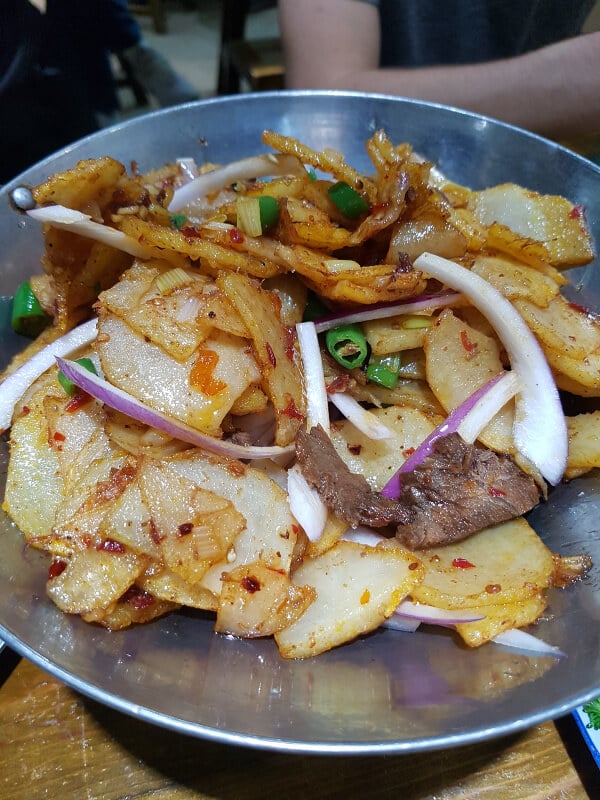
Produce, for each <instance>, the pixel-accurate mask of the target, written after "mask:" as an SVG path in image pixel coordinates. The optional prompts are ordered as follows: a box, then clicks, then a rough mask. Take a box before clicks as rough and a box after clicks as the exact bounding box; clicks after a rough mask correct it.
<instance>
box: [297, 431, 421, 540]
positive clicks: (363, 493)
mask: <svg viewBox="0 0 600 800" xmlns="http://www.w3.org/2000/svg"><path fill="white" fill-rule="evenodd" d="M296 456H297V458H298V463H299V464H300V468H301V470H302V474H303V476H304V478H305V479H306V481H307V483H308V484H309V485H310V486H312V487H313V488H314V489H316V490H317V492H318V494H319V497H320V498H321V500H322V501H323V502H324V503H325V505H326V506H327V508H329V509H331V510H332V511H333V512H334V514H336V515H337V516H338V517H341V518H342V519H345V520H346V522H348V523H349V524H350V525H351V526H352V527H353V528H356V527H357V526H358V525H361V524H362V525H370V526H372V527H374V528H380V527H383V526H385V525H392V524H393V525H400V524H404V523H407V522H409V521H410V519H411V517H412V514H413V512H412V511H411V510H407V509H405V508H404V507H403V506H402V505H400V504H399V503H397V502H396V501H395V500H389V499H388V498H387V497H383V495H381V494H379V492H375V491H373V489H371V487H370V486H369V484H368V483H367V481H366V480H365V479H364V478H363V476H362V475H356V474H355V473H353V472H350V470H349V469H348V467H347V466H346V465H345V464H344V462H343V461H342V459H341V458H340V457H339V455H338V454H337V452H336V450H335V448H334V446H333V444H332V443H331V439H330V438H329V436H327V434H326V433H325V431H324V430H323V428H322V427H321V426H320V425H319V426H317V427H314V428H311V430H310V432H307V431H305V430H303V429H300V430H299V431H298V435H297V436H296Z"/></svg>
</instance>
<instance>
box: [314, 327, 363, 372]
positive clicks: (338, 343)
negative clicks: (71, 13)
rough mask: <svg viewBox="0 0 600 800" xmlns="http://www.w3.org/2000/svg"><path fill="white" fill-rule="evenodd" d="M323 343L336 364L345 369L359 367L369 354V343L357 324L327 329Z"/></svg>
mask: <svg viewBox="0 0 600 800" xmlns="http://www.w3.org/2000/svg"><path fill="white" fill-rule="evenodd" d="M325 344H326V345H327V349H328V350H329V353H330V354H331V355H332V356H333V358H335V360H336V361H337V362H338V364H341V365H342V367H346V369H354V368H355V367H361V366H362V365H363V364H364V363H365V361H366V360H367V357H368V355H369V345H368V343H367V340H366V338H365V335H364V333H363V332H362V330H361V329H360V327H359V326H358V325H342V326H340V327H339V328H333V329H332V330H330V331H327V333H326V334H325Z"/></svg>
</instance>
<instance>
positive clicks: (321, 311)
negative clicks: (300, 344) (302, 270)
mask: <svg viewBox="0 0 600 800" xmlns="http://www.w3.org/2000/svg"><path fill="white" fill-rule="evenodd" d="M327 312H328V308H327V306H326V305H325V304H324V303H323V301H322V300H321V298H320V297H319V296H318V295H316V294H315V293H314V292H309V293H308V298H307V301H306V306H305V307H304V313H303V314H302V322H314V320H316V319H320V318H321V317H324V316H325V314H327Z"/></svg>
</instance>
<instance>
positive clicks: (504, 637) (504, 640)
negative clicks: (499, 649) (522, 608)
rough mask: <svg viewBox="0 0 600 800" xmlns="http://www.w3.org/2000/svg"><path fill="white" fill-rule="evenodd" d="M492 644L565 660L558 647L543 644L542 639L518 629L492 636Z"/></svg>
mask: <svg viewBox="0 0 600 800" xmlns="http://www.w3.org/2000/svg"><path fill="white" fill-rule="evenodd" d="M492 642H495V644H501V645H504V647H514V648H515V649H516V650H522V651H523V652H527V653H532V654H533V655H538V656H554V658H566V655H567V654H566V653H564V652H563V651H562V650H561V649H560V647H555V646H554V645H551V644H548V643H547V642H544V641H543V639H538V637H537V636H533V635H532V634H531V633H527V632H526V631H522V630H520V629H519V628H513V629H512V630H510V631H503V632H502V633H499V634H498V635H497V636H494V638H493V639H492Z"/></svg>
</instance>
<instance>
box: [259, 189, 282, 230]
mask: <svg viewBox="0 0 600 800" xmlns="http://www.w3.org/2000/svg"><path fill="white" fill-rule="evenodd" d="M258 205H259V209H260V224H261V226H262V229H263V231H266V230H268V229H269V228H272V227H273V225H275V223H276V222H277V220H278V219H279V203H278V202H277V200H276V199H275V198H274V197H271V196H270V195H268V194H264V195H261V196H260V197H259V198H258Z"/></svg>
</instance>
